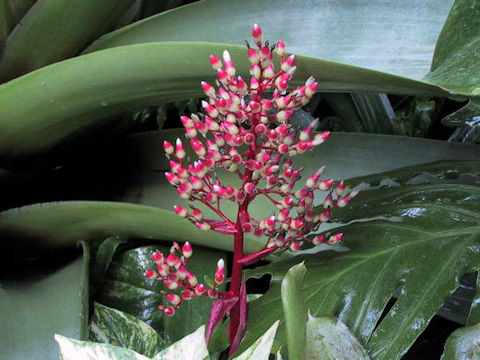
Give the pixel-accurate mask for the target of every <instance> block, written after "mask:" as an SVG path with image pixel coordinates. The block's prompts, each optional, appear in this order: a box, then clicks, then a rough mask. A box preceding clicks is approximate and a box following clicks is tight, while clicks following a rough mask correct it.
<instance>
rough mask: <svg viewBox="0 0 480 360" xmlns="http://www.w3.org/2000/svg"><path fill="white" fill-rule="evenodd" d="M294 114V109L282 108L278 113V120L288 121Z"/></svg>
mask: <svg viewBox="0 0 480 360" xmlns="http://www.w3.org/2000/svg"><path fill="white" fill-rule="evenodd" d="M292 115H293V111H292V110H282V111H279V112H278V113H277V120H278V121H280V122H282V123H283V122H285V121H287V120H288V119H289V118H290V117H291V116H292Z"/></svg>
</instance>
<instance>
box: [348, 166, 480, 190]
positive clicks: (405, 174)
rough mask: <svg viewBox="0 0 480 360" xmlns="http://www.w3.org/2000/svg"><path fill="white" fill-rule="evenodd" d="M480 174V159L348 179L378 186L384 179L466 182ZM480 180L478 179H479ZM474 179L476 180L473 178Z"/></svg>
mask: <svg viewBox="0 0 480 360" xmlns="http://www.w3.org/2000/svg"><path fill="white" fill-rule="evenodd" d="M479 176H480V161H455V160H448V161H436V162H432V163H427V164H420V165H412V166H405V167H403V168H401V169H396V170H392V171H386V172H382V173H377V174H372V175H366V176H359V177H354V178H350V179H348V184H349V185H350V186H356V185H360V184H365V185H368V186H377V185H380V184H381V183H382V181H384V180H390V181H393V182H395V183H397V184H402V185H405V184H419V183H449V182H458V181H462V182H466V178H467V177H470V178H473V179H476V178H478V177H479ZM477 180H478V179H477ZM472 181H474V180H472Z"/></svg>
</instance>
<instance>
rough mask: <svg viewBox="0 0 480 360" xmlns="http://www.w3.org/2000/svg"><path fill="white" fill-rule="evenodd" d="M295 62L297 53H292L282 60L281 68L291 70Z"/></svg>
mask: <svg viewBox="0 0 480 360" xmlns="http://www.w3.org/2000/svg"><path fill="white" fill-rule="evenodd" d="M294 64H295V55H290V56H289V57H287V58H286V59H285V61H284V62H282V66H281V69H282V70H283V71H285V72H287V71H288V70H290V68H291V67H292V66H293V65H294Z"/></svg>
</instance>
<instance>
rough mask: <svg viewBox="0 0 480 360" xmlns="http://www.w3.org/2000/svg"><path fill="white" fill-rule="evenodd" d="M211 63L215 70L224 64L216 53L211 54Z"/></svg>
mask: <svg viewBox="0 0 480 360" xmlns="http://www.w3.org/2000/svg"><path fill="white" fill-rule="evenodd" d="M210 64H211V65H212V68H213V69H214V70H218V69H220V68H221V67H222V66H223V65H222V62H221V61H220V59H219V58H218V57H216V56H215V55H210Z"/></svg>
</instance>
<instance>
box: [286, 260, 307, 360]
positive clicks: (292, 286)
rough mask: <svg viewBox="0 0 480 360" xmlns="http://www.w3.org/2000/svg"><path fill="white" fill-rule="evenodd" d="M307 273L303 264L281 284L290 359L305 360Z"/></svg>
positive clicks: (292, 271) (291, 269)
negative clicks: (304, 286) (305, 292)
mask: <svg viewBox="0 0 480 360" xmlns="http://www.w3.org/2000/svg"><path fill="white" fill-rule="evenodd" d="M306 271H307V269H306V267H305V265H304V264H303V263H300V264H297V265H294V266H292V267H291V268H290V269H289V270H288V272H287V274H286V275H285V277H284V278H283V280H282V284H281V295H282V305H283V314H284V317H285V327H286V332H287V346H288V358H289V359H291V360H296V359H298V360H303V359H305V351H306V345H307V340H306V336H307V335H306V332H307V309H306V308H305V304H304V301H303V296H302V288H303V278H304V277H305V272H306Z"/></svg>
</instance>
